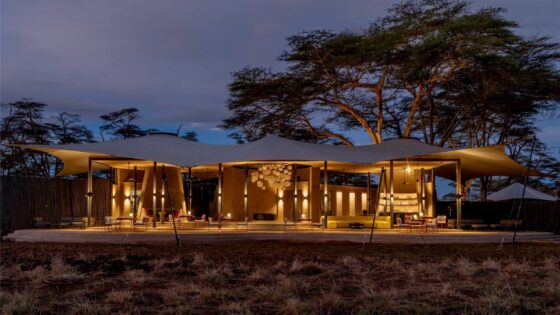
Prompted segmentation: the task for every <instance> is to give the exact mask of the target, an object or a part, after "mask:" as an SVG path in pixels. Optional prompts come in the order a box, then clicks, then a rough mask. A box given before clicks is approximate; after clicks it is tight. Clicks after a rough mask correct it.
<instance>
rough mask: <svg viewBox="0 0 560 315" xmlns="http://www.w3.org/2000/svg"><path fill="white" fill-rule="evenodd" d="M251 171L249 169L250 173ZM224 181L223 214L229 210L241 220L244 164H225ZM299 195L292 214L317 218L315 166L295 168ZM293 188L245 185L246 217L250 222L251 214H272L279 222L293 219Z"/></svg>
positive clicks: (318, 179) (318, 199) (316, 174)
mask: <svg viewBox="0 0 560 315" xmlns="http://www.w3.org/2000/svg"><path fill="white" fill-rule="evenodd" d="M252 171H254V170H251V169H249V178H250V173H251V172H252ZM223 172H224V180H223V198H224V199H223V213H224V215H227V213H231V215H232V216H233V217H235V218H236V219H237V220H238V221H243V220H244V218H245V215H244V212H243V210H244V182H245V169H244V168H243V167H224V171H223ZM297 176H298V177H299V181H298V198H297V208H296V211H295V217H296V218H300V217H301V215H302V214H305V216H306V218H309V217H311V218H312V219H314V220H316V221H319V217H320V213H321V208H322V205H321V191H320V190H319V189H320V171H319V169H318V168H310V167H306V168H299V169H298V170H297ZM294 201H295V199H294V190H293V187H290V189H287V190H280V191H277V190H276V189H273V188H272V187H270V186H269V185H268V184H266V185H265V189H264V190H263V189H261V188H259V187H257V185H256V183H251V182H250V180H249V181H248V184H247V208H248V209H247V210H248V213H247V216H248V219H249V221H252V218H253V213H271V214H275V215H276V218H277V221H278V222H283V221H284V217H286V218H288V220H290V221H292V220H293V219H294V209H293V206H294Z"/></svg>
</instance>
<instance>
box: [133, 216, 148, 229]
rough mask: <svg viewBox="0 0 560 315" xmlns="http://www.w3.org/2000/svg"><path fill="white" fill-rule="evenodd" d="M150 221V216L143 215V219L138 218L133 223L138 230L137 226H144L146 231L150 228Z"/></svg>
mask: <svg viewBox="0 0 560 315" xmlns="http://www.w3.org/2000/svg"><path fill="white" fill-rule="evenodd" d="M149 222H150V218H148V217H143V218H142V220H136V221H134V222H133V223H132V227H133V229H134V230H135V231H136V227H139V228H143V229H144V231H147V230H148V223H149Z"/></svg>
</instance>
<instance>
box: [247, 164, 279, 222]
mask: <svg viewBox="0 0 560 315" xmlns="http://www.w3.org/2000/svg"><path fill="white" fill-rule="evenodd" d="M277 195H278V194H277ZM276 207H278V202H277V203H276ZM277 211H278V210H277ZM248 216H249V165H247V164H245V173H244V178H243V220H245V218H248Z"/></svg>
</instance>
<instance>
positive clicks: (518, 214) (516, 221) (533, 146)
mask: <svg viewBox="0 0 560 315" xmlns="http://www.w3.org/2000/svg"><path fill="white" fill-rule="evenodd" d="M535 142H537V138H536V137H533V145H532V146H531V153H530V154H529V165H527V168H526V169H525V177H524V178H523V192H522V193H521V200H519V207H518V208H517V217H516V218H515V230H514V231H513V239H512V240H511V242H512V244H515V239H516V237H517V228H518V227H519V217H520V216H521V210H522V208H523V201H524V200H525V190H526V189H527V183H528V182H529V171H530V170H531V162H532V161H533V151H534V150H535Z"/></svg>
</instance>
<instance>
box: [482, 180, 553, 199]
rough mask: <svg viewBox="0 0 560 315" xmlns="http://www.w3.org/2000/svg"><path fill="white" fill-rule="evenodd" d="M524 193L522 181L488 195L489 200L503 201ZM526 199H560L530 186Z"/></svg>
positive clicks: (527, 189) (527, 188) (518, 197)
mask: <svg viewBox="0 0 560 315" xmlns="http://www.w3.org/2000/svg"><path fill="white" fill-rule="evenodd" d="M522 195H523V185H521V184H520V183H513V184H511V185H509V186H507V187H506V188H503V189H500V190H498V191H497V192H495V193H493V194H491V195H490V196H488V200H492V201H502V200H511V199H521V196H522ZM525 199H536V200H545V201H557V200H558V198H556V197H553V196H551V195H548V194H545V193H543V192H540V191H538V190H536V189H533V188H531V187H529V186H527V187H526V189H525Z"/></svg>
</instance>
